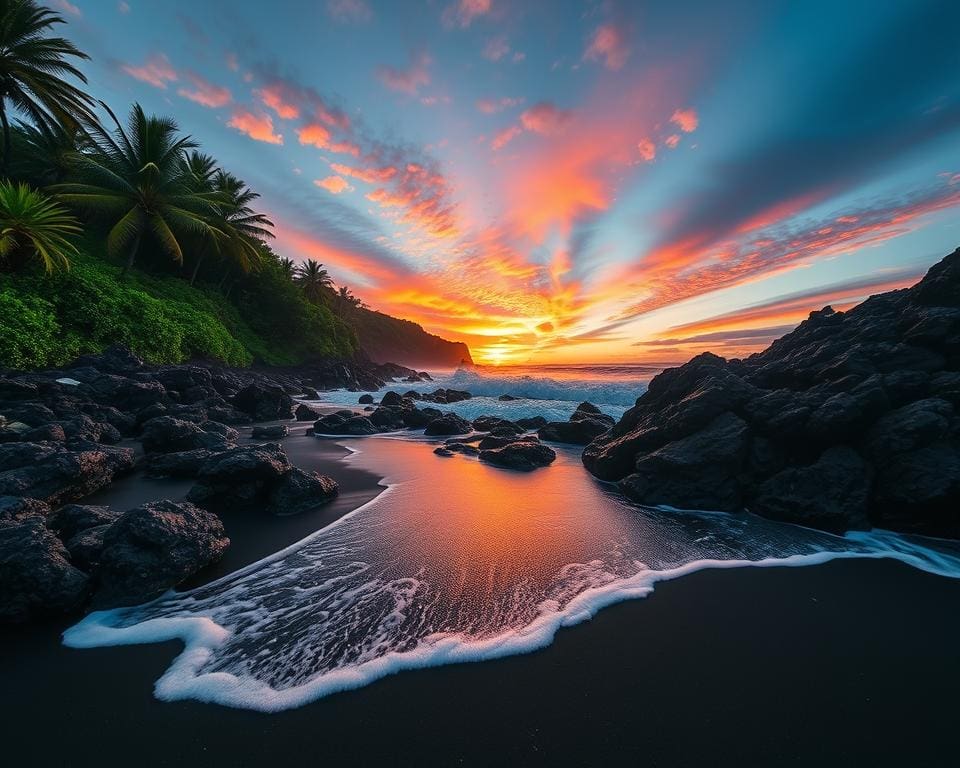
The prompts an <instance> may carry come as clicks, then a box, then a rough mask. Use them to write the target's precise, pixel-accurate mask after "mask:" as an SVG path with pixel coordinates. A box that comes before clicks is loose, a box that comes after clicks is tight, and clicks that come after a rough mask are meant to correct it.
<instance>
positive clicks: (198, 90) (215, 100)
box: [177, 72, 233, 108]
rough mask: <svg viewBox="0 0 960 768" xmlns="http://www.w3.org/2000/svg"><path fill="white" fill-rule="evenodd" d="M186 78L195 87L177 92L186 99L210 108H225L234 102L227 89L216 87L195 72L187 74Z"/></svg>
mask: <svg viewBox="0 0 960 768" xmlns="http://www.w3.org/2000/svg"><path fill="white" fill-rule="evenodd" d="M186 78H187V80H189V81H190V82H191V84H192V85H193V87H192V88H181V89H180V90H179V91H177V93H179V94H180V95H181V96H183V97H184V98H185V99H190V101H194V102H196V103H197V104H200V105H202V106H204V107H210V108H216V107H225V106H226V105H227V104H229V103H230V102H231V101H232V100H233V96H232V95H231V93H230V91H229V90H228V89H227V88H223V87H222V86H219V85H214V84H213V83H210V82H208V81H206V80H204V79H203V78H202V77H200V75H198V74H196V73H195V72H187V73H186Z"/></svg>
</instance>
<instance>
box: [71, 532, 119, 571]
mask: <svg viewBox="0 0 960 768" xmlns="http://www.w3.org/2000/svg"><path fill="white" fill-rule="evenodd" d="M108 530H110V526H109V525H98V526H95V527H93V528H87V529H85V530H83V531H80V532H79V533H78V534H76V535H75V536H74V537H73V538H71V539H68V540H66V541H65V542H64V545H65V546H66V548H67V552H68V553H69V554H70V562H72V563H73V564H74V565H75V566H77V567H78V568H80V569H82V570H84V571H87V572H90V571H93V570H95V569H96V568H97V566H98V565H100V554H101V552H103V537H104V535H105V534H106V532H107V531H108Z"/></svg>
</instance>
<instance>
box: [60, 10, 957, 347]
mask: <svg viewBox="0 0 960 768" xmlns="http://www.w3.org/2000/svg"><path fill="white" fill-rule="evenodd" d="M50 5H51V6H52V7H54V8H55V9H56V10H58V11H59V12H60V13H61V14H62V15H63V16H64V18H65V19H67V20H68V22H69V25H68V27H67V28H66V35H67V36H68V37H70V38H71V39H72V40H73V41H74V42H75V43H76V44H77V45H78V46H79V47H80V48H81V49H83V50H84V51H86V52H87V53H89V54H90V56H91V57H92V61H91V62H89V63H87V64H86V65H85V72H86V73H87V75H88V78H89V81H90V85H89V87H90V90H91V91H92V92H93V93H94V94H95V95H96V96H97V97H99V98H102V99H104V100H105V101H107V102H108V103H109V104H110V105H111V106H112V107H113V109H114V110H115V111H116V112H118V113H123V112H124V111H125V110H127V109H128V108H129V105H130V103H132V102H133V101H137V102H140V103H141V104H142V105H143V106H144V108H145V109H146V110H147V111H149V112H155V113H158V114H164V115H170V116H173V117H175V118H176V119H177V121H178V122H179V124H180V126H181V128H182V129H183V130H184V131H186V132H188V133H190V134H191V135H193V136H194V138H196V139H197V140H198V141H200V142H201V143H202V145H203V149H204V151H206V152H209V153H211V154H213V155H214V156H215V157H216V158H217V159H218V160H219V162H220V163H221V164H222V165H223V166H224V167H226V168H228V169H230V170H231V171H232V172H234V173H235V174H236V175H238V176H240V177H241V178H243V179H245V180H246V181H247V183H248V184H250V186H251V187H253V188H254V189H255V190H256V191H258V192H259V193H260V194H261V195H262V199H261V200H260V201H259V202H260V204H261V208H262V210H263V211H264V212H266V213H267V214H268V215H269V216H270V217H271V218H272V220H273V221H274V222H275V224H276V234H277V239H276V242H275V243H274V248H275V250H276V251H277V252H278V253H280V254H281V255H283V256H287V257H290V258H292V259H294V260H297V261H302V260H304V259H308V258H310V259H316V260H318V261H321V262H322V263H323V264H324V265H325V266H326V267H327V268H328V269H329V271H330V273H331V275H332V276H333V277H334V279H335V281H336V282H337V283H338V284H339V285H347V286H349V287H350V289H351V290H352V291H353V292H354V293H355V294H357V295H358V296H359V297H361V298H362V299H363V300H364V301H365V302H367V304H368V305H370V306H371V307H373V308H375V309H378V310H381V311H384V312H387V313H389V314H392V315H396V316H399V317H405V318H409V319H411V320H414V321H416V322H418V323H420V324H422V325H423V326H424V327H425V328H426V329H427V330H428V331H431V332H433V333H438V334H440V335H442V336H444V337H445V338H449V339H453V340H457V341H464V342H466V343H467V344H468V345H469V346H470V348H471V350H472V352H473V356H474V359H475V360H476V361H477V362H481V363H491V364H502V363H516V364H528V363H571V362H576V363H588V362H661V361H663V362H666V361H679V360H684V359H688V358H689V357H691V356H692V355H694V354H697V353H699V352H702V351H705V350H712V351H715V352H717V353H719V354H723V355H725V356H727V357H738V356H743V355H746V354H750V353H752V352H755V351H758V350H760V349H762V348H763V347H765V346H766V345H767V344H768V343H769V342H770V341H771V340H772V339H773V338H776V337H777V336H780V335H782V334H783V333H785V332H786V331H788V330H789V329H790V328H792V327H793V326H795V325H796V324H797V323H798V322H800V321H801V320H803V319H804V318H805V317H806V316H807V314H809V312H810V311H811V310H814V309H819V308H821V307H823V306H824V305H827V304H830V305H832V306H834V308H835V309H844V308H848V307H850V306H853V305H854V304H856V303H858V302H859V301H860V300H862V299H864V298H865V297H867V296H869V295H871V294H873V293H878V292H881V291H885V290H891V289H894V288H899V287H903V286H906V285H910V284H912V283H913V282H915V281H916V280H917V279H918V278H919V277H920V276H922V274H923V273H924V271H925V270H926V269H927V268H928V267H929V266H931V265H932V264H933V263H935V262H936V261H938V260H939V259H940V258H942V257H943V256H944V255H946V254H947V253H949V252H951V251H953V250H954V249H955V248H956V247H958V246H960V217H958V213H960V46H958V45H957V44H956V35H955V32H956V30H957V29H960V3H953V2H946V1H941V2H927V1H925V0H902V1H895V0H872V1H871V2H859V1H858V0H844V1H843V2H836V0H830V1H829V2H821V1H820V0H805V1H804V2H802V3H797V2H780V1H778V0H762V1H761V0H755V1H752V2H743V1H741V0H725V2H723V3H717V2H712V0H699V1H697V2H693V1H690V2H687V1H686V0H673V1H672V2H669V3H668V2H639V1H636V0H635V1H633V2H628V1H627V0H624V1H622V2H616V1H614V0H602V1H593V0H572V1H570V2H567V1H564V0H545V1H543V2H538V1H532V2H520V0H406V2H400V0H395V1H394V2H375V1H374V0H309V1H308V0H272V1H271V2H269V3H268V2H243V0H229V1H228V0H203V2H197V1H196V0H190V1H187V0H121V1H120V2H117V1H116V0H51V1H50Z"/></svg>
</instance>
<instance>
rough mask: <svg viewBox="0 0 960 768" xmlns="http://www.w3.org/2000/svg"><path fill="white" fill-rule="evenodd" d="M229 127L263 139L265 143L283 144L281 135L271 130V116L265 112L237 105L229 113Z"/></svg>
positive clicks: (251, 136) (257, 138) (252, 137)
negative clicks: (252, 110)
mask: <svg viewBox="0 0 960 768" xmlns="http://www.w3.org/2000/svg"><path fill="white" fill-rule="evenodd" d="M227 125H229V126H230V127H231V128H236V129H237V130H238V131H240V133H245V134H246V135H247V136H249V137H250V138H251V139H254V140H256V141H263V142H265V143H267V144H283V136H282V135H280V134H278V133H275V132H274V130H273V118H271V117H270V115H268V114H266V113H265V112H251V111H250V110H249V109H245V108H244V107H238V108H237V109H235V110H234V112H233V115H231V117H230V120H229V122H227Z"/></svg>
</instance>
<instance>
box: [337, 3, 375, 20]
mask: <svg viewBox="0 0 960 768" xmlns="http://www.w3.org/2000/svg"><path fill="white" fill-rule="evenodd" d="M327 13H328V14H330V18H332V19H333V20H334V21H339V22H341V23H342V24H363V23H365V22H367V21H370V19H372V18H373V11H372V10H371V9H370V6H369V5H367V3H366V2H365V0H327Z"/></svg>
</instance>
